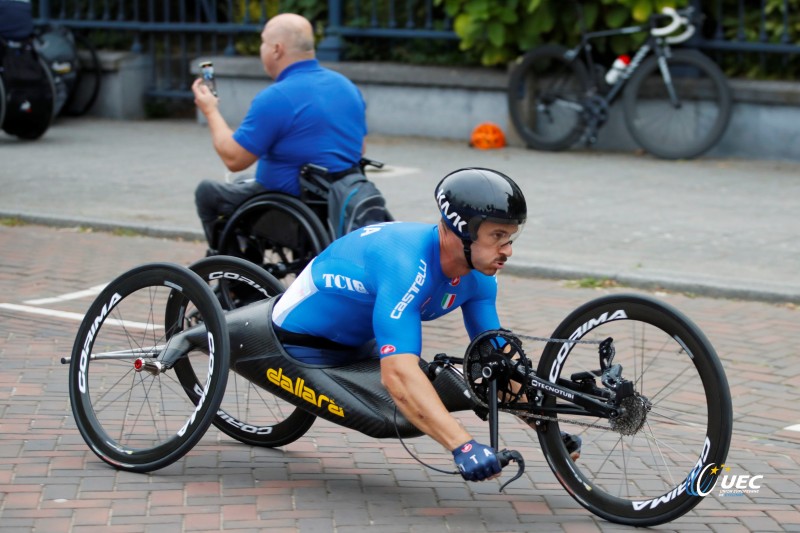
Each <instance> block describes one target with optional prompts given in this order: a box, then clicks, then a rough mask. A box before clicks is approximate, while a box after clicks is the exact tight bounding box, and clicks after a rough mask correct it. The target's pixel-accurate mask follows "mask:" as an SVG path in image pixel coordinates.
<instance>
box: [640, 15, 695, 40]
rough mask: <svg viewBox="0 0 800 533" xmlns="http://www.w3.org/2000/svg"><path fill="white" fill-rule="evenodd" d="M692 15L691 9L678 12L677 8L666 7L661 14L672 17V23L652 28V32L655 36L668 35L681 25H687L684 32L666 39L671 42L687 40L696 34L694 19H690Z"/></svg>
mask: <svg viewBox="0 0 800 533" xmlns="http://www.w3.org/2000/svg"><path fill="white" fill-rule="evenodd" d="M690 15H691V9H686V10H681V12H678V11H676V10H675V8H672V7H665V8H664V9H662V10H661V15H660V16H666V17H669V18H670V19H671V20H670V23H669V24H667V25H666V26H664V27H662V28H655V27H654V28H651V29H650V33H651V34H652V35H653V36H655V37H666V36H667V35H669V34H671V33H673V32H674V31H675V30H677V29H678V28H680V27H681V26H686V30H685V31H684V32H683V33H681V34H679V35H673V36H672V37H667V39H666V40H667V42H668V43H670V44H678V43H682V42H684V41H687V40H689V39H690V38H691V37H692V35H694V24H692V21H691V20H690V19H689V16H690Z"/></svg>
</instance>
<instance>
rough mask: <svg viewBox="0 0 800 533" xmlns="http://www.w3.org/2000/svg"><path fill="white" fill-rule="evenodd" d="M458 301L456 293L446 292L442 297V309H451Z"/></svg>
mask: <svg viewBox="0 0 800 533" xmlns="http://www.w3.org/2000/svg"><path fill="white" fill-rule="evenodd" d="M455 301H456V295H455V294H450V293H446V294H445V295H444V297H443V298H442V309H450V308H451V307H452V306H453V304H454V303H455Z"/></svg>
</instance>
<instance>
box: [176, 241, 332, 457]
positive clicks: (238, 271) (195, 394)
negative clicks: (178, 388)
mask: <svg viewBox="0 0 800 533" xmlns="http://www.w3.org/2000/svg"><path fill="white" fill-rule="evenodd" d="M189 268H190V269H191V270H192V271H193V272H195V273H197V274H198V275H199V276H200V277H201V278H203V280H204V281H205V282H206V283H208V285H209V287H211V289H212V290H213V291H214V294H216V295H217V299H218V300H219V301H220V303H221V304H222V307H223V308H224V309H225V310H226V311H228V310H232V309H238V308H239V307H242V306H245V305H248V304H251V303H254V302H257V301H259V300H263V299H266V298H271V297H274V296H276V295H278V294H280V293H282V292H283V291H284V290H286V288H285V287H284V286H283V284H282V283H281V282H280V281H278V280H277V279H276V278H275V277H273V276H271V275H270V274H269V273H268V272H267V271H265V270H264V269H263V268H261V267H259V266H257V265H255V264H253V263H251V262H249V261H247V260H245V259H241V258H238V257H231V256H222V255H217V256H211V257H206V258H204V259H201V260H199V261H197V262H195V263H194V264H192V265H191V266H190V267H189ZM171 312H175V313H180V316H174V317H170V318H168V319H167V320H168V321H170V322H173V321H179V320H183V321H184V322H185V323H186V327H192V326H193V325H194V324H195V323H196V321H197V316H196V313H195V310H194V309H191V308H185V307H172V308H171ZM175 373H176V374H177V376H178V379H179V380H180V382H181V384H183V387H184V389H185V390H186V391H187V392H189V396H190V398H191V399H192V401H194V402H197V401H199V399H200V391H202V388H201V387H200V378H199V377H198V376H197V375H195V372H194V368H193V367H192V365H190V364H188V361H181V362H179V363H178V364H176V365H175ZM316 418H317V417H316V416H314V415H312V414H310V413H308V412H306V411H303V410H302V409H299V408H297V407H294V406H293V405H291V404H290V403H288V402H285V401H283V400H281V399H280V398H278V397H277V396H275V395H273V394H271V393H269V392H267V391H266V390H264V389H262V388H261V387H258V386H257V385H255V384H253V383H252V382H251V381H249V380H248V379H246V378H244V377H242V376H240V375H239V374H237V373H236V367H235V362H234V361H232V362H231V371H230V372H228V384H227V386H226V387H225V397H224V398H223V399H222V403H221V405H220V408H219V410H218V411H217V414H216V416H215V417H214V425H215V426H216V427H217V428H218V429H219V430H220V431H222V432H223V433H225V434H226V435H228V436H229V437H231V438H233V439H236V440H238V441H239V442H241V443H244V444H248V445H250V446H263V447H265V448H275V447H278V446H284V445H286V444H289V443H291V442H294V441H295V440H297V439H299V438H300V437H302V436H303V435H304V434H305V433H306V431H308V429H309V428H310V427H311V425H312V424H313V423H314V420H316Z"/></svg>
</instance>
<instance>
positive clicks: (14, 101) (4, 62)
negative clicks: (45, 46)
mask: <svg viewBox="0 0 800 533" xmlns="http://www.w3.org/2000/svg"><path fill="white" fill-rule="evenodd" d="M55 99H56V80H55V78H54V77H53V74H52V72H51V71H50V68H49V67H48V66H47V63H45V61H44V60H43V59H42V58H41V56H40V55H39V54H38V52H37V51H36V49H35V47H34V44H33V41H32V40H31V39H26V40H24V41H12V40H6V39H3V38H2V37H0V129H3V130H4V131H5V132H6V133H8V134H9V135H14V136H16V137H19V138H20V139H25V140H33V139H38V138H39V137H41V136H42V135H44V134H45V132H46V131H47V130H48V128H49V127H50V125H51V124H52V122H53V120H54V119H55V115H56V107H55Z"/></svg>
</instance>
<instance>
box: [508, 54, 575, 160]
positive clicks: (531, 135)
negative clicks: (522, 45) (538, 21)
mask: <svg viewBox="0 0 800 533" xmlns="http://www.w3.org/2000/svg"><path fill="white" fill-rule="evenodd" d="M566 54H567V49H566V48H564V47H563V46H559V45H545V46H542V47H539V48H535V49H533V50H531V51H529V52H528V53H527V54H525V56H524V57H523V58H522V60H521V61H520V62H519V63H518V64H517V65H516V66H515V67H514V69H513V70H512V71H511V76H510V78H509V83H508V94H507V96H508V112H509V114H510V115H511V121H512V122H513V123H514V127H515V128H516V130H517V133H519V135H520V137H522V139H523V140H524V141H525V143H526V144H527V146H528V147H529V148H535V149H537V150H564V149H566V148H569V147H570V146H572V145H573V144H575V142H576V141H578V139H580V137H581V135H582V134H583V132H584V131H585V118H584V114H583V104H582V100H583V98H584V95H585V94H586V91H587V88H588V87H589V75H588V74H587V71H586V67H585V66H584V64H583V63H582V62H581V61H580V59H577V58H575V59H572V60H569V59H567V56H566Z"/></svg>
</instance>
